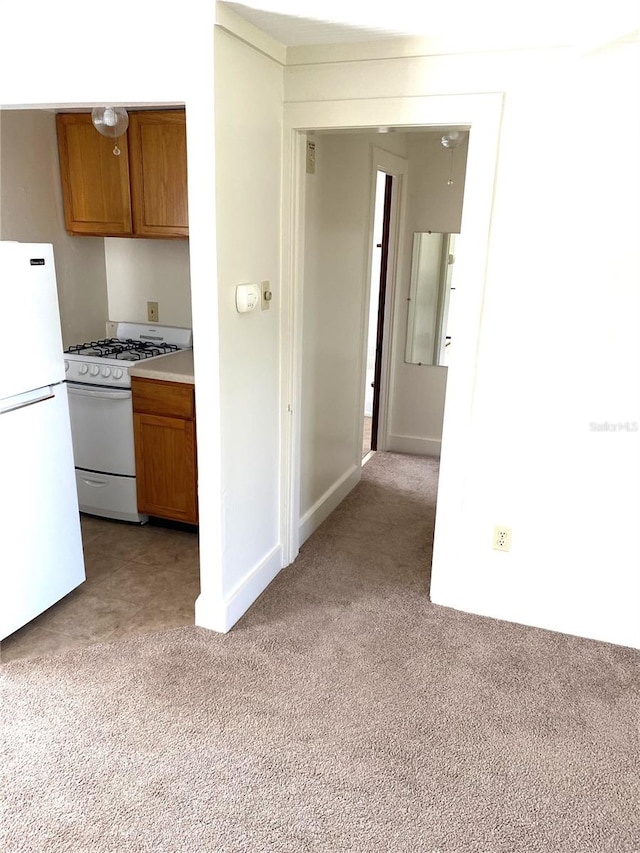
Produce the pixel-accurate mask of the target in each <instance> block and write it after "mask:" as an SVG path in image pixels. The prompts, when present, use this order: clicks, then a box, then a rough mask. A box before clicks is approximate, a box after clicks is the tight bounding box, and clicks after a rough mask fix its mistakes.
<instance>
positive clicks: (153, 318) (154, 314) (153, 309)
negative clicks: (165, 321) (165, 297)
mask: <svg viewBox="0 0 640 853" xmlns="http://www.w3.org/2000/svg"><path fill="white" fill-rule="evenodd" d="M147 320H148V321H149V322H150V323H157V322H158V303H157V302H147Z"/></svg>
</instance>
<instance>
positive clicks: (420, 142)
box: [385, 131, 467, 456]
mask: <svg viewBox="0 0 640 853" xmlns="http://www.w3.org/2000/svg"><path fill="white" fill-rule="evenodd" d="M406 138H407V155H406V156H407V160H408V161H409V173H408V176H407V186H406V192H407V204H406V213H405V226H404V229H403V245H402V251H401V253H400V263H399V274H398V286H397V290H396V305H395V313H394V321H395V323H394V334H393V340H394V349H393V362H392V381H391V401H390V406H389V427H388V429H389V434H388V439H387V445H386V448H385V449H386V450H391V451H396V452H399V453H418V454H427V455H433V456H437V455H439V453H440V447H441V441H442V421H443V417H444V401H445V392H446V387H447V368H446V367H441V366H438V365H418V364H407V363H406V362H405V347H406V336H407V314H408V310H409V303H408V302H407V296H408V294H409V287H410V283H411V257H412V247H413V234H414V232H416V231H436V232H437V231H440V232H442V233H457V232H459V231H460V223H461V219H462V200H463V191H464V179H465V165H466V157H467V144H466V142H465V143H464V144H463V145H461V146H460V148H458V149H457V150H456V151H455V154H454V160H453V171H451V168H452V164H451V154H450V152H449V151H447V150H446V149H445V148H443V147H442V145H441V144H440V139H441V138H442V131H436V132H425V133H420V134H417V133H407V134H406ZM450 174H451V175H452V177H453V186H448V184H447V181H448V180H449V175H450Z"/></svg>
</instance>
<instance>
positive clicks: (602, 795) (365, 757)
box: [0, 454, 640, 853]
mask: <svg viewBox="0 0 640 853" xmlns="http://www.w3.org/2000/svg"><path fill="white" fill-rule="evenodd" d="M436 476H437V468H436V465H435V463H434V462H433V461H432V460H429V459H415V458H411V457H403V456H398V455H392V454H377V455H376V456H375V457H374V459H373V460H372V462H370V463H369V465H367V466H366V468H365V471H364V481H363V482H362V484H361V485H360V486H359V487H358V488H357V489H356V490H355V491H354V492H353V493H352V494H351V496H350V497H349V498H348V499H347V501H346V502H345V503H344V504H343V505H342V506H341V507H340V508H339V510H338V511H337V512H336V513H335V514H334V515H333V516H332V517H331V518H330V519H329V520H328V521H327V522H326V523H325V524H324V525H323V526H322V528H320V530H319V531H318V532H317V533H316V534H315V535H314V536H313V537H312V539H311V540H310V541H309V542H308V543H307V545H306V546H305V547H304V549H303V551H302V554H301V556H300V558H299V560H298V562H297V563H296V564H295V565H294V566H293V567H291V568H289V569H287V570H286V571H284V572H283V573H281V575H280V576H279V577H278V579H277V580H276V581H275V582H274V583H273V584H272V586H271V587H270V588H269V589H268V590H267V592H266V593H265V594H264V595H263V596H262V597H261V599H260V600H259V601H258V602H257V603H256V605H254V607H253V608H252V609H251V610H250V612H249V613H248V614H247V615H246V616H245V617H244V618H243V619H242V620H241V622H240V623H239V624H238V625H237V626H236V628H234V630H233V631H231V632H230V633H229V634H228V635H226V636H221V635H216V634H211V633H209V632H206V631H204V630H200V629H195V628H178V629H174V630H170V631H166V632H163V633H161V634H150V635H146V636H139V637H134V638H132V639H130V640H126V641H122V642H119V643H113V644H103V645H97V646H94V647H92V648H89V649H79V650H71V651H68V652H65V653H63V654H61V655H59V656H57V657H48V658H39V659H34V660H24V661H16V662H13V663H9V664H7V665H6V666H4V667H2V668H1V669H0V679H1V681H2V696H1V708H0V714H1V721H2V736H3V737H2V755H1V756H0V774H1V776H0V782H1V785H2V790H1V791H0V794H1V795H2V799H1V807H2V809H3V814H2V815H1V818H2V819H1V823H0V826H1V829H0V833H1V834H0V848H1V849H2V850H3V851H7V853H16V851H21V852H22V851H37V853H45V851H46V853H58V851H59V853H70V851H78V852H80V851H82V853H94V851H95V853H98V851H109V853H115V852H116V851H118V853H119V851H123V853H124V851H127V853H129V851H131V853H137V851H149V853H151V851H153V853H182V851H185V853H186V851H191V853H205V851H206V853H223V852H224V853H232V851H233V853H262V852H263V851H269V852H270V851H274V853H276V851H277V853H302V851H305V853H306V851H318V853H341V851H354V853H356V851H357V853H378V851H385V852H386V851H389V852H390V853H391V851H393V853H410V852H411V853H450V852H451V853H453V851H455V852H456V853H458V851H465V853H466V851H470V853H476V852H477V851H483V852H484V851H486V853H501V851H505V853H506V851H509V853H515V852H516V851H517V853H547V851H557V853H604V852H605V851H610V853H627V851H628V853H632V852H633V853H637V851H638V850H640V805H639V804H640V741H639V733H638V719H639V717H638V684H639V681H638V679H639V670H640V655H639V654H638V653H637V652H634V651H632V650H630V649H625V648H621V647H616V646H612V645H606V644H602V643H596V642H593V641H588V640H582V639H578V638H574V637H569V636H564V635H561V634H554V633H550V632H546V631H542V630H536V629H531V628H525V627H520V626H517V625H512V624H508V623H503V622H498V621H494V620H491V619H485V618H481V617H477V616H470V615H465V614H463V613H459V612H456V611H452V610H448V609H445V608H439V607H436V606H433V605H431V604H430V603H429V602H428V600H427V587H428V583H427V565H428V559H429V557H428V549H429V545H430V541H431V530H432V523H433V517H434V497H435V489H436ZM558 571H561V567H560V566H559V567H558Z"/></svg>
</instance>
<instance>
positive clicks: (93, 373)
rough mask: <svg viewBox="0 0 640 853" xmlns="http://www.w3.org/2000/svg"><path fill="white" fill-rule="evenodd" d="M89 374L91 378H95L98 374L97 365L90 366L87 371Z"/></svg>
mask: <svg viewBox="0 0 640 853" xmlns="http://www.w3.org/2000/svg"><path fill="white" fill-rule="evenodd" d="M89 373H90V374H91V376H97V375H98V374H99V373H100V368H99V367H98V365H97V364H92V365H91V368H90V369H89Z"/></svg>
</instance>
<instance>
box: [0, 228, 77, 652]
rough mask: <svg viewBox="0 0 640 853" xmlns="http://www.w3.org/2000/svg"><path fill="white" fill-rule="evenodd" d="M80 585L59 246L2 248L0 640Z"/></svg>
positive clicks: (4, 245)
mask: <svg viewBox="0 0 640 853" xmlns="http://www.w3.org/2000/svg"><path fill="white" fill-rule="evenodd" d="M84 579H85V572H84V557H83V552H82V536H81V531H80V515H79V512H78V498H77V491H76V482H75V471H74V465H73V449H72V444H71V425H70V419H69V403H68V400H67V386H66V384H65V382H64V356H63V351H62V336H61V332H60V314H59V310H58V294H57V289H56V274H55V267H54V258H53V246H51V245H50V244H48V243H16V242H6V241H5V242H0V640H1V639H3V638H4V637H7V636H8V635H9V634H12V633H13V632H14V631H16V630H17V629H18V628H21V627H22V626H23V625H26V624H27V623H28V622H30V621H31V620H32V619H34V618H35V617H36V616H38V615H39V614H40V613H42V612H43V611H44V610H46V609H47V608H49V607H51V605H52V604H55V603H56V602H57V601H59V600H60V599H61V598H62V597H63V596H65V595H67V593H69V592H71V590H72V589H75V587H77V586H78V585H79V584H81V583H82V582H83V581H84Z"/></svg>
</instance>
